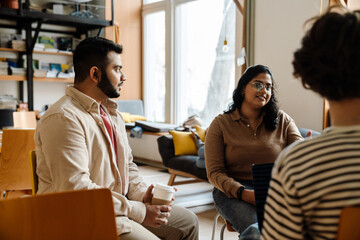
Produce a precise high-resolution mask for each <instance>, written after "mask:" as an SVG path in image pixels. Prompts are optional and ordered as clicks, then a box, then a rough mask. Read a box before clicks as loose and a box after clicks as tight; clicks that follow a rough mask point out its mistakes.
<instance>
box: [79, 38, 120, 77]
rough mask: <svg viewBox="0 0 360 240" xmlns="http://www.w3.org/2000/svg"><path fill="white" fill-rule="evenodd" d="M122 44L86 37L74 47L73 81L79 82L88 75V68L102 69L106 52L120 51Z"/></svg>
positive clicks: (105, 63) (104, 66)
mask: <svg viewBox="0 0 360 240" xmlns="http://www.w3.org/2000/svg"><path fill="white" fill-rule="evenodd" d="M122 50H123V48H122V46H121V45H119V44H116V43H114V42H113V41H110V40H108V39H106V38H101V37H91V38H86V39H84V40H83V41H82V42H80V43H79V45H78V46H77V47H76V49H75V52H74V56H73V63H74V71H75V83H80V82H82V81H84V80H85V79H86V77H87V76H88V75H89V71H90V68H91V67H93V66H97V67H98V68H99V69H100V70H101V71H103V70H104V69H105V68H106V66H107V64H108V59H107V55H108V52H111V51H114V52H116V53H119V54H121V53H122Z"/></svg>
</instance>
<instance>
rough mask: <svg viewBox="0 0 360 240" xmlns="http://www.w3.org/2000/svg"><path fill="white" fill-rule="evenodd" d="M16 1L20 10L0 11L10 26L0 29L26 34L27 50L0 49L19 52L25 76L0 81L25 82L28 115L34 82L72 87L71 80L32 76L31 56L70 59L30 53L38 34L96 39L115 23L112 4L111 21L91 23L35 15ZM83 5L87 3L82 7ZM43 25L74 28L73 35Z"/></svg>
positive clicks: (69, 54) (2, 78) (20, 1)
mask: <svg viewBox="0 0 360 240" xmlns="http://www.w3.org/2000/svg"><path fill="white" fill-rule="evenodd" d="M18 1H19V9H12V8H4V7H0V19H5V20H10V22H11V23H9V24H0V28H12V29H17V30H18V31H19V30H20V31H21V30H24V31H25V36H26V39H25V45H26V50H17V49H12V48H0V51H9V52H19V53H22V54H25V55H26V63H27V66H26V76H16V75H13V76H8V75H5V76H4V75H0V81H18V82H20V83H21V82H23V81H27V96H28V107H29V110H30V111H33V110H34V89H33V82H34V81H37V82H64V83H73V82H74V79H73V78H69V79H63V78H40V77H34V76H33V69H32V62H33V54H51V55H68V56H72V53H63V52H61V53H60V52H56V53H54V52H45V51H33V50H34V45H35V42H36V39H37V37H38V36H39V32H57V33H65V34H71V35H73V36H75V37H77V38H80V37H81V35H84V34H85V35H86V36H87V35H88V32H89V31H92V30H99V32H98V35H100V33H101V32H102V30H103V28H104V27H107V26H112V25H113V23H114V22H113V19H114V3H113V0H111V1H110V4H111V20H105V19H93V18H82V17H77V16H68V15H59V14H52V13H45V12H41V11H35V10H31V9H30V0H25V3H23V2H22V0H18ZM85 5H86V3H85ZM33 23H35V24H37V27H36V28H33V27H32V24H33ZM42 24H50V25H57V26H67V27H71V28H74V29H75V31H70V32H69V31H57V30H53V29H49V28H46V29H44V28H42ZM22 98H23V87H22V84H21V85H20V100H23V99H22Z"/></svg>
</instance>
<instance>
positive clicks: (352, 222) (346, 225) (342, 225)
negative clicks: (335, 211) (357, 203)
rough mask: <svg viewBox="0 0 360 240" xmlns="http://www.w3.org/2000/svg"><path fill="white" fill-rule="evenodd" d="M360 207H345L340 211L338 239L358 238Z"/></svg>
mask: <svg viewBox="0 0 360 240" xmlns="http://www.w3.org/2000/svg"><path fill="white" fill-rule="evenodd" d="M359 222H360V207H345V208H343V210H342V211H341V215H340V222H339V228H338V237H337V239H338V240H348V239H360V228H359Z"/></svg>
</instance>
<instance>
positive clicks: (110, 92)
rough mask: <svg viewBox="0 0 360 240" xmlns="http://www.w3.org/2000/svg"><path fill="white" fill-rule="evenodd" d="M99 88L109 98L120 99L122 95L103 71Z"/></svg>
mask: <svg viewBox="0 0 360 240" xmlns="http://www.w3.org/2000/svg"><path fill="white" fill-rule="evenodd" d="M97 87H98V88H99V89H100V90H101V91H102V92H103V93H104V94H105V95H106V96H108V97H109V98H117V97H120V93H119V92H118V91H117V90H116V88H115V87H114V86H113V85H111V83H110V80H109V78H108V76H107V74H106V72H105V71H104V70H101V81H100V82H99V83H98V85H97Z"/></svg>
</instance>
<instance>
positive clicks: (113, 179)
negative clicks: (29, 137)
mask: <svg viewBox="0 0 360 240" xmlns="http://www.w3.org/2000/svg"><path fill="white" fill-rule="evenodd" d="M103 107H104V109H106V111H107V112H108V114H109V116H110V119H111V121H112V124H113V127H114V130H115V133H116V147H117V158H116V157H115V153H114V149H113V147H112V144H111V140H110V138H109V135H108V133H107V131H106V129H105V125H104V124H103V121H102V119H101V117H100V105H99V104H98V103H97V102H96V101H95V100H94V99H92V98H90V97H89V96H87V95H85V94H83V93H81V92H80V91H78V90H76V89H75V88H74V87H68V88H67V89H66V94H65V96H63V97H62V98H61V99H60V100H58V101H57V102H56V103H55V104H53V105H52V106H51V107H50V108H49V109H48V110H47V111H46V113H45V114H44V116H42V118H41V120H40V122H39V124H38V125H37V128H36V134H35V142H36V157H37V169H36V172H37V174H38V177H39V184H38V194H43V193H51V192H60V191H69V190H79V189H96V188H108V189H110V190H111V191H112V197H113V203H114V210H115V214H116V224H117V230H118V234H122V233H126V232H131V225H130V219H132V220H134V221H136V222H138V223H142V222H143V220H144V218H145V214H146V207H145V204H144V203H143V197H144V194H145V192H146V190H147V185H146V184H145V183H144V181H143V178H142V177H141V176H140V174H139V171H138V168H137V166H136V164H135V163H134V162H133V158H132V155H131V149H130V146H129V144H128V139H127V135H126V130H125V125H124V121H123V119H122V117H121V115H120V113H119V112H118V111H117V104H116V103H115V102H114V101H112V100H110V99H108V100H107V101H106V102H105V103H103Z"/></svg>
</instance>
